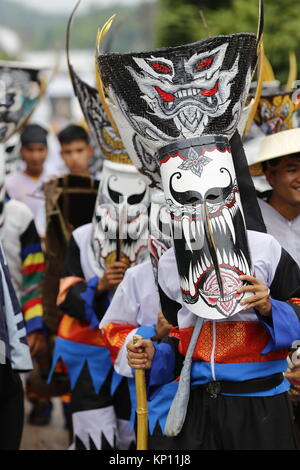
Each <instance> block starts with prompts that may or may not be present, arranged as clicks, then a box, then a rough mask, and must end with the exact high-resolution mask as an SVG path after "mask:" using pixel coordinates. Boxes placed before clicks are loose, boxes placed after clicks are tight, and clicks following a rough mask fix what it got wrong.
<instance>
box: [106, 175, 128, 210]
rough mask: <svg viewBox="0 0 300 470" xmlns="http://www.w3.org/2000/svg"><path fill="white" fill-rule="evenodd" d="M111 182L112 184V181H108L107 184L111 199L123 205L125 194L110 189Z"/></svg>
mask: <svg viewBox="0 0 300 470" xmlns="http://www.w3.org/2000/svg"><path fill="white" fill-rule="evenodd" d="M109 182H110V179H109V180H108V183H107V191H108V194H109V197H110V198H111V200H112V201H113V202H114V203H115V204H121V203H122V202H123V200H124V196H123V194H121V193H119V192H118V191H115V190H114V189H112V188H110V186H109Z"/></svg>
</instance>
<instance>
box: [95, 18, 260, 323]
mask: <svg viewBox="0 0 300 470" xmlns="http://www.w3.org/2000/svg"><path fill="white" fill-rule="evenodd" d="M262 23H263V21H262V17H261V21H260V25H259V34H258V37H256V36H255V35H254V34H246V33H241V34H233V35H230V36H217V37H211V38H207V39H205V40H203V41H199V42H196V43H193V44H188V45H183V46H178V47H174V48H166V49H159V50H155V51H151V52H141V53H131V54H122V55H121V54H103V55H101V54H100V55H99V57H98V67H99V72H100V75H101V80H102V84H103V88H104V89H105V91H106V93H107V95H108V96H109V100H110V102H111V104H112V105H111V108H110V109H111V114H112V117H113V119H114V120H115V122H116V124H117V125H118V127H119V129H120V133H121V136H122V138H123V142H124V143H125V145H126V147H127V150H128V153H129V155H130V157H131V159H132V161H133V162H134V164H135V165H136V166H137V168H138V169H139V170H140V172H141V173H143V174H144V175H146V176H147V177H148V179H150V182H151V184H152V186H154V187H156V188H162V189H163V191H164V194H165V198H166V201H167V205H168V208H169V210H170V215H171V225H172V235H173V240H174V250H175V256H176V260H177V266H178V272H179V276H180V285H181V291H182V296H183V302H184V304H185V305H186V307H187V308H188V309H189V310H190V311H191V312H192V313H194V314H196V315H198V316H200V317H204V318H209V319H224V318H227V317H229V316H231V315H234V314H235V313H237V312H239V311H240V310H241V309H242V308H243V307H242V306H241V305H240V301H241V300H242V298H243V296H244V295H241V294H239V293H238V292H237V291H238V289H239V287H240V286H241V285H242V281H241V280H240V278H239V277H240V275H242V274H248V275H249V274H251V273H252V268H251V259H250V253H249V248H248V243H247V235H246V226H245V221H244V214H243V209H242V204H241V200H240V194H239V187H238V180H237V176H236V172H235V166H236V161H235V164H234V163H233V158H232V155H231V147H230V139H231V138H232V136H233V135H234V134H235V132H236V129H237V126H238V124H239V121H240V118H241V114H242V110H243V108H244V105H245V101H246V97H247V94H248V91H249V87H250V83H251V77H252V75H253V71H254V68H255V66H256V63H257V57H258V56H257V54H258V50H259V44H260V41H261V33H262ZM108 24H109V22H108V23H107V24H106V25H105V26H104V28H103V29H102V31H104V30H105V28H106V27H107V25H108ZM102 36H103V35H102V33H100V35H99V37H102Z"/></svg>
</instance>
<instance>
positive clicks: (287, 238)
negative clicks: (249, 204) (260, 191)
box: [258, 199, 300, 266]
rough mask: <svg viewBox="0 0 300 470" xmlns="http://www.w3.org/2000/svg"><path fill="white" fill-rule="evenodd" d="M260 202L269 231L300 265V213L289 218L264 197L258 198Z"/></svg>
mask: <svg viewBox="0 0 300 470" xmlns="http://www.w3.org/2000/svg"><path fill="white" fill-rule="evenodd" d="M258 203H259V206H260V209H261V212H262V215H263V218H264V221H265V224H266V228H267V231H268V233H270V234H271V235H273V237H274V238H276V240H277V241H278V242H279V243H280V245H281V246H282V247H283V248H284V249H285V250H286V251H287V252H288V253H289V254H290V255H291V256H292V257H293V258H294V260H295V261H296V263H297V264H298V265H299V266H300V215H298V217H296V218H295V219H293V220H287V219H286V218H285V217H283V216H282V215H281V214H279V212H278V211H277V210H276V209H274V208H273V207H272V206H270V204H268V203H267V202H265V201H263V200H262V199H258Z"/></svg>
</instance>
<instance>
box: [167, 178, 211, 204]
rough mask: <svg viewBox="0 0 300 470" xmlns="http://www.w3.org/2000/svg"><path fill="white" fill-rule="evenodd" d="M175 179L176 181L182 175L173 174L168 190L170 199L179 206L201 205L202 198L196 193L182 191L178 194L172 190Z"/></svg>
mask: <svg viewBox="0 0 300 470" xmlns="http://www.w3.org/2000/svg"><path fill="white" fill-rule="evenodd" d="M174 177H176V179H177V180H179V179H181V178H182V174H181V173H179V172H177V173H174V174H173V175H172V177H171V179H170V184H169V189H170V193H171V195H172V198H173V199H174V200H175V201H176V202H178V203H179V204H180V205H183V206H184V205H188V206H197V205H198V204H202V203H203V197H202V195H201V194H200V193H198V191H183V192H178V191H176V190H175V189H174V188H173V178H174Z"/></svg>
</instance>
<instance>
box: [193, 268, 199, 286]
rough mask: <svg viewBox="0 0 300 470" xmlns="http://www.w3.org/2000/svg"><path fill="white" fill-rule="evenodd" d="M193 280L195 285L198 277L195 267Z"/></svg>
mask: <svg viewBox="0 0 300 470" xmlns="http://www.w3.org/2000/svg"><path fill="white" fill-rule="evenodd" d="M193 280H194V284H197V281H198V276H197V271H196V266H194V269H193Z"/></svg>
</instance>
